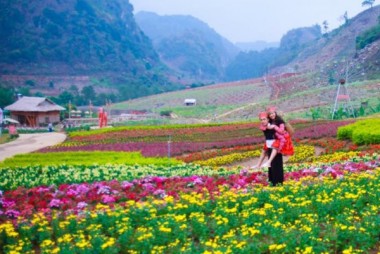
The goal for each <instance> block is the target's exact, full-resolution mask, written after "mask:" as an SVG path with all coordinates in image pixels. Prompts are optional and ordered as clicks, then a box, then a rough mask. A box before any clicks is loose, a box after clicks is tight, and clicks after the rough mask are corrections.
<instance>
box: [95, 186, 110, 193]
mask: <svg viewBox="0 0 380 254" xmlns="http://www.w3.org/2000/svg"><path fill="white" fill-rule="evenodd" d="M110 193H111V188H110V187H109V186H100V187H99V189H98V191H97V192H96V194H98V195H99V194H110Z"/></svg>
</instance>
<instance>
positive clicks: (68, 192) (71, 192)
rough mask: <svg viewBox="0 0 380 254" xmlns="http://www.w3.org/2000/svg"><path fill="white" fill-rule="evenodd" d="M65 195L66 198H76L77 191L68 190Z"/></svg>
mask: <svg viewBox="0 0 380 254" xmlns="http://www.w3.org/2000/svg"><path fill="white" fill-rule="evenodd" d="M66 194H67V195H68V196H77V195H78V191H76V190H73V189H69V190H68V191H67V193H66Z"/></svg>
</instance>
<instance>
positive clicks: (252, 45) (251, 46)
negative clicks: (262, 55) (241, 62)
mask: <svg viewBox="0 0 380 254" xmlns="http://www.w3.org/2000/svg"><path fill="white" fill-rule="evenodd" d="M235 45H236V47H238V48H239V49H240V50H241V51H244V52H248V51H262V50H264V49H268V48H278V47H279V46H280V43H279V42H266V41H255V42H236V43H235Z"/></svg>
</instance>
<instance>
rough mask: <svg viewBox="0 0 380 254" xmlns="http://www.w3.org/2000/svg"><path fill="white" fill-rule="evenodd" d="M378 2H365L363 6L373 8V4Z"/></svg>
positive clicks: (365, 0)
mask: <svg viewBox="0 0 380 254" xmlns="http://www.w3.org/2000/svg"><path fill="white" fill-rule="evenodd" d="M375 1H376V0H364V1H363V2H362V6H370V7H371V8H372V6H373V4H374V3H375Z"/></svg>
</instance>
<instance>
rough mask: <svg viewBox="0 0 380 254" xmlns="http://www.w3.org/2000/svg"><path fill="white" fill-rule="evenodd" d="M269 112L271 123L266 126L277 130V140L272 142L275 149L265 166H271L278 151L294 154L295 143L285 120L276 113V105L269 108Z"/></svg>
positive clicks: (284, 153)
mask: <svg viewBox="0 0 380 254" xmlns="http://www.w3.org/2000/svg"><path fill="white" fill-rule="evenodd" d="M267 113H268V117H269V124H268V126H267V127H266V128H267V129H270V130H271V129H273V130H275V136H276V140H275V141H274V142H273V144H272V148H273V151H272V153H271V155H270V157H269V159H268V161H267V162H266V163H264V164H263V165H262V166H261V167H263V168H265V167H270V165H271V163H272V160H273V158H274V157H275V156H276V154H277V153H282V154H283V155H293V154H294V148H293V143H292V140H291V138H290V134H289V132H288V131H287V128H286V126H285V121H284V120H283V119H282V118H281V117H280V116H279V115H278V114H277V113H276V108H275V107H270V108H268V109H267Z"/></svg>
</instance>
